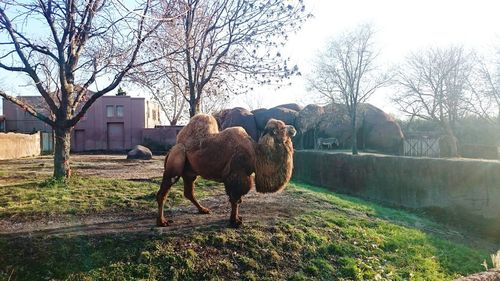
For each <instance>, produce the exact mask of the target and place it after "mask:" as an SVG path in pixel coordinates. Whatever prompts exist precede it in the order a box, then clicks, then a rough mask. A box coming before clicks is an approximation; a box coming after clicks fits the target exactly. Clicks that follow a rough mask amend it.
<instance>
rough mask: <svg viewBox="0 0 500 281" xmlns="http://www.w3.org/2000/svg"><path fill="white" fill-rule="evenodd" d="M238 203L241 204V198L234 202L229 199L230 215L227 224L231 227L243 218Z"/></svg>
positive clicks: (238, 223)
mask: <svg viewBox="0 0 500 281" xmlns="http://www.w3.org/2000/svg"><path fill="white" fill-rule="evenodd" d="M240 204H241V199H240V200H237V201H236V202H233V201H232V200H231V216H230V217H229V224H230V225H231V227H235V228H236V227H239V226H240V225H241V224H242V223H243V220H242V218H241V216H240Z"/></svg>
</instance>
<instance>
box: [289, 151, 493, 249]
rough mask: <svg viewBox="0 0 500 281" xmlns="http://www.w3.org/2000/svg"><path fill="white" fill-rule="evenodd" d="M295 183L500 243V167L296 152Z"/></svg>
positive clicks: (484, 163) (479, 162)
mask: <svg viewBox="0 0 500 281" xmlns="http://www.w3.org/2000/svg"><path fill="white" fill-rule="evenodd" d="M294 166H295V167H294V174H293V177H294V179H295V180H299V181H303V182H306V183H309V184H314V185H318V186H322V187H325V188H328V189H330V190H332V191H336V192H341V193H347V194H351V195H354V196H357V197H361V198H364V199H368V200H372V201H376V202H379V203H382V204H385V205H389V206H393V207H403V208H408V209H412V210H415V211H418V212H424V213H425V214H427V215H430V216H432V217H434V218H436V219H438V220H440V221H442V222H445V223H450V224H453V225H457V226H460V227H463V228H466V229H468V230H472V231H474V232H477V233H480V234H483V235H486V236H488V237H492V238H494V239H495V240H497V241H500V162H499V161H486V160H470V159H467V160H463V159H456V160H450V159H433V158H411V157H397V156H379V155H362V156H352V155H349V154H341V153H326V152H313V151H296V152H295V157H294Z"/></svg>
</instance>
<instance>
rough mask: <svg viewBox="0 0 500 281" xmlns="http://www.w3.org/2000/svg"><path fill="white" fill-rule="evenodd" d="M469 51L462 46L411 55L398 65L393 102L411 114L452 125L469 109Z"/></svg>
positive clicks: (470, 62)
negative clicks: (397, 86) (396, 90)
mask: <svg viewBox="0 0 500 281" xmlns="http://www.w3.org/2000/svg"><path fill="white" fill-rule="evenodd" d="M471 58H472V54H471V53H469V52H467V51H466V50H464V48H462V47H450V48H446V49H438V48H430V49H427V50H423V51H421V52H418V53H413V54H411V55H410V56H409V57H408V58H407V59H406V61H405V62H404V64H403V65H402V66H401V67H400V69H399V72H398V75H397V82H398V85H400V87H399V89H400V91H399V94H398V95H397V96H396V97H395V98H394V101H395V102H396V104H397V105H398V106H399V108H400V110H401V111H402V112H404V113H406V114H408V115H410V116H416V117H419V118H422V119H426V120H435V121H438V122H446V123H449V124H453V123H454V122H455V121H456V120H457V119H458V118H460V117H463V116H464V115H465V114H466V113H467V111H468V104H467V102H466V100H467V93H468V92H469V89H470V88H469V87H468V81H469V79H470V77H471V74H472V70H473V64H472V60H471Z"/></svg>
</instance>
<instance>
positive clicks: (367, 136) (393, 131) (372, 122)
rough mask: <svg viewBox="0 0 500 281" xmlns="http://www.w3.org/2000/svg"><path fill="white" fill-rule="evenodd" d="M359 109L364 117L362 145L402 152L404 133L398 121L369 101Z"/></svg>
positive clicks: (388, 151)
mask: <svg viewBox="0 0 500 281" xmlns="http://www.w3.org/2000/svg"><path fill="white" fill-rule="evenodd" d="M358 110H359V113H360V114H359V115H360V116H361V118H362V121H361V122H362V132H361V133H362V134H363V135H362V136H361V139H362V141H363V142H364V143H363V144H362V145H364V146H365V147H366V148H371V149H375V150H379V151H382V152H386V153H392V154H401V153H402V147H403V139H404V135H403V131H402V130H401V127H400V126H399V124H398V122H396V120H395V119H394V118H393V117H392V116H390V115H389V114H387V113H385V112H383V111H382V110H381V109H379V108H377V107H375V106H373V105H371V104H368V103H364V104H360V105H359V108H358Z"/></svg>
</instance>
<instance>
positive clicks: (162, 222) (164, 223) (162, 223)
mask: <svg viewBox="0 0 500 281" xmlns="http://www.w3.org/2000/svg"><path fill="white" fill-rule="evenodd" d="M173 222H174V221H173V220H165V219H158V220H156V225H157V226H159V227H166V226H169V225H170V224H171V223H173Z"/></svg>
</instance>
